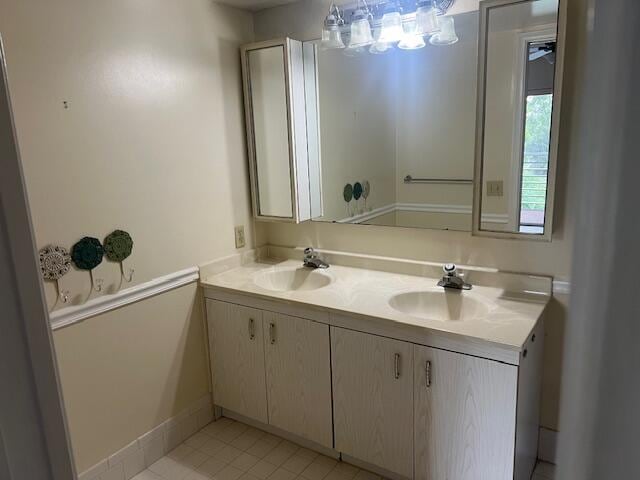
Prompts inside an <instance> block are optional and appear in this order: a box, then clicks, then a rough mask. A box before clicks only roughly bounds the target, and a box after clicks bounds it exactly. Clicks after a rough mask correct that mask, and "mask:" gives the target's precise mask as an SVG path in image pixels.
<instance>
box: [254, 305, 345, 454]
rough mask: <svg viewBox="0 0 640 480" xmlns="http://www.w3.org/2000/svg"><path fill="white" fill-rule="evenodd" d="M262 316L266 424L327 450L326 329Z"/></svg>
mask: <svg viewBox="0 0 640 480" xmlns="http://www.w3.org/2000/svg"><path fill="white" fill-rule="evenodd" d="M263 315H264V316H263V321H264V326H265V328H266V329H267V331H268V335H267V337H266V338H265V368H266V373H267V404H268V408H269V424H270V425H273V426H274V427H278V428H280V429H282V430H285V431H287V432H290V433H293V434H295V435H297V436H299V437H302V438H306V439H307V440H311V441H314V442H316V443H319V444H320V445H323V446H325V447H327V448H332V447H333V429H332V425H331V424H332V419H331V364H330V361H331V360H330V355H331V353H330V346H329V326H328V325H325V324H322V323H318V322H314V321H311V320H306V319H304V318H297V317H292V316H288V315H282V314H279V313H273V312H266V311H265V312H264V314H263Z"/></svg>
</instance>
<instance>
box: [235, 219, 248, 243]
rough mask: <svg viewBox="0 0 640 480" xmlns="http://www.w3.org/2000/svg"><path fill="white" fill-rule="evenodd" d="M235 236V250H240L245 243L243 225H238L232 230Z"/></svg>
mask: <svg viewBox="0 0 640 480" xmlns="http://www.w3.org/2000/svg"><path fill="white" fill-rule="evenodd" d="M234 231H235V234H236V248H242V247H244V246H245V244H246V242H245V239H244V225H238V226H237V227H235V228H234Z"/></svg>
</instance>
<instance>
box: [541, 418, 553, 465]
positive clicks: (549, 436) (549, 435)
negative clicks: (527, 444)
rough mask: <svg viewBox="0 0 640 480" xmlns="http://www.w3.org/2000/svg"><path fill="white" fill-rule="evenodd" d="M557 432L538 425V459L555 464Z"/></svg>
mask: <svg viewBox="0 0 640 480" xmlns="http://www.w3.org/2000/svg"><path fill="white" fill-rule="evenodd" d="M557 447H558V432H556V431H554V430H550V429H548V428H544V427H540V435H538V459H539V460H542V461H543V462H547V463H553V464H555V463H556V461H557V453H556V449H557Z"/></svg>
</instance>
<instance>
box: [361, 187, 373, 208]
mask: <svg viewBox="0 0 640 480" xmlns="http://www.w3.org/2000/svg"><path fill="white" fill-rule="evenodd" d="M370 193H371V185H370V184H369V180H365V181H364V182H362V198H363V199H364V209H365V211H366V210H367V198H369V194H370Z"/></svg>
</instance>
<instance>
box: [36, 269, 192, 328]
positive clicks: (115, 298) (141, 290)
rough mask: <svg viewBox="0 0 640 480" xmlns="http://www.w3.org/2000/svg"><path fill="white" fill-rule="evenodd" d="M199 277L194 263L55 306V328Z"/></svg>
mask: <svg viewBox="0 0 640 480" xmlns="http://www.w3.org/2000/svg"><path fill="white" fill-rule="evenodd" d="M198 278H199V275H198V267H190V268H187V269H184V270H179V271H177V272H173V273H170V274H168V275H164V276H162V277H157V278H154V279H152V280H149V281H148V282H144V283H140V284H138V285H134V286H133V287H130V288H126V289H124V290H120V291H119V292H116V293H114V294H112V295H103V296H101V297H97V298H94V299H92V300H89V301H88V302H86V303H83V304H82V305H74V306H72V307H66V308H61V309H60V310H54V311H53V312H51V313H50V314H49V319H50V323H51V328H52V329H53V330H57V329H59V328H62V327H66V326H69V325H73V324H74V323H78V322H81V321H83V320H86V319H87V318H91V317H95V316H96V315H100V314H102V313H106V312H109V311H111V310H115V309H116V308H120V307H124V306H125V305H129V304H131V303H134V302H139V301H140V300H144V299H146V298H149V297H153V296H155V295H158V294H160V293H164V292H168V291H169V290H173V289H176V288H179V287H182V286H184V285H187V284H189V283H193V282H195V281H197V280H198Z"/></svg>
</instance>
